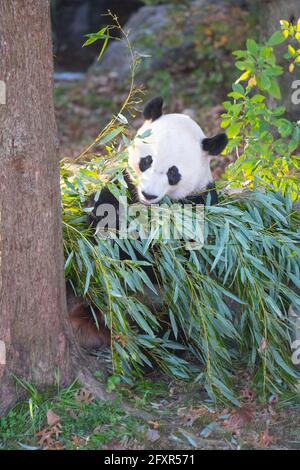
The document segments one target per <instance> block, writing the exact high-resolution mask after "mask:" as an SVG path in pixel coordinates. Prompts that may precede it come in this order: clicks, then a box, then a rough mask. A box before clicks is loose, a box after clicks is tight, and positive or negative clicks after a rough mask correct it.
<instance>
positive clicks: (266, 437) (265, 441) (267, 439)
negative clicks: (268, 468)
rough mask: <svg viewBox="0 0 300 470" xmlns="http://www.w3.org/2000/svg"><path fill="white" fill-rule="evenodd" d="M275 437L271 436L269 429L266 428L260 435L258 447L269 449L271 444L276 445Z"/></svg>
mask: <svg viewBox="0 0 300 470" xmlns="http://www.w3.org/2000/svg"><path fill="white" fill-rule="evenodd" d="M274 442H275V437H274V436H271V435H270V432H269V428H266V429H265V430H264V431H262V432H261V433H260V435H259V441H258V445H259V446H260V447H263V448H265V447H269V445H270V444H274Z"/></svg>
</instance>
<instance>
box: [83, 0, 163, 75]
mask: <svg viewBox="0 0 300 470" xmlns="http://www.w3.org/2000/svg"><path fill="white" fill-rule="evenodd" d="M169 11H170V5H158V6H145V7H142V8H140V9H139V11H138V12H137V13H135V14H134V15H133V16H132V17H131V19H130V20H129V21H128V23H127V24H126V26H125V28H124V30H125V31H126V32H129V40H130V42H131V44H132V46H133V47H134V48H135V49H136V52H137V53H140V54H141V56H144V57H145V56H149V57H148V58H149V59H150V57H151V50H150V49H148V48H147V47H145V46H142V45H141V43H142V42H143V40H144V39H145V38H147V37H148V38H149V37H150V36H153V35H154V34H155V33H159V31H160V30H161V29H162V28H166V27H167V26H168V24H169V22H170V19H169V16H168V15H169ZM130 66H131V56H130V51H129V49H128V46H127V43H126V40H125V39H122V40H121V41H115V42H114V41H112V42H111V43H110V44H109V46H108V47H107V50H106V52H105V54H104V56H103V57H102V59H101V61H100V62H98V61H96V62H95V63H94V65H93V66H92V68H90V72H91V73H93V74H94V73H96V74H97V73H101V74H102V73H107V72H111V71H114V72H116V73H117V77H118V81H119V82H120V83H121V82H122V81H123V80H124V79H126V78H127V77H129V73H130Z"/></svg>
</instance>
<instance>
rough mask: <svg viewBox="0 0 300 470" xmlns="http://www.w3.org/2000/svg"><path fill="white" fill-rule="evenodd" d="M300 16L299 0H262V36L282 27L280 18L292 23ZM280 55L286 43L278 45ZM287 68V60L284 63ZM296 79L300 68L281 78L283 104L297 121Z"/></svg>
mask: <svg viewBox="0 0 300 470" xmlns="http://www.w3.org/2000/svg"><path fill="white" fill-rule="evenodd" d="M298 18H300V1H299V0H262V1H261V3H260V32H261V36H262V38H268V37H269V36H271V34H272V33H273V32H274V31H276V30H278V29H280V24H279V21H280V20H288V21H290V22H292V23H294V22H297V20H298ZM276 50H278V56H279V57H282V56H283V54H284V53H285V52H286V51H287V45H286V43H283V45H282V46H279V47H276ZM282 65H283V66H284V67H285V69H286V70H287V68H288V65H287V62H285V63H283V64H282ZM294 80H299V68H298V67H297V68H296V70H295V72H294V73H289V72H288V71H287V72H285V73H284V75H282V77H280V78H279V83H280V88H281V91H282V104H283V105H284V106H285V107H286V110H287V115H288V117H289V118H290V119H292V120H295V121H297V120H298V119H299V116H300V105H299V104H295V103H293V102H292V94H293V92H294V91H295V89H293V88H292V83H293V81H294Z"/></svg>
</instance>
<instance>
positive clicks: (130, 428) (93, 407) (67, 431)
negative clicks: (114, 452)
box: [0, 382, 143, 450]
mask: <svg viewBox="0 0 300 470" xmlns="http://www.w3.org/2000/svg"><path fill="white" fill-rule="evenodd" d="M26 388H27V392H28V394H29V396H28V399H27V400H26V401H23V402H21V403H18V404H17V405H16V406H15V407H14V408H13V409H12V410H11V411H10V412H9V413H8V414H7V415H6V416H5V417H3V418H0V448H1V449H19V450H20V449H22V448H25V449H27V448H36V447H39V443H38V441H39V437H38V436H37V433H38V432H40V431H42V430H44V429H46V428H47V427H48V424H47V411H48V410H52V411H53V412H54V413H55V414H56V415H57V416H59V417H60V425H61V434H60V435H59V436H58V438H57V439H55V441H56V443H59V444H60V445H61V446H62V447H63V448H65V449H71V450H72V449H76V448H78V445H79V446H80V447H82V448H84V449H101V448H102V447H103V446H104V445H107V444H109V443H110V442H112V441H113V442H118V443H122V441H124V440H126V442H127V443H128V442H130V441H139V440H141V439H143V433H141V421H140V420H139V419H138V418H135V417H132V416H128V414H127V413H125V412H124V411H123V410H122V408H121V400H120V401H117V402H114V403H112V402H106V401H101V400H93V401H91V403H86V402H84V401H81V402H80V401H78V399H76V394H77V393H78V392H79V390H80V387H79V385H78V383H76V382H75V383H74V384H72V385H71V386H70V387H69V388H66V389H64V390H61V391H59V393H57V394H54V391H53V390H47V391H46V392H44V393H38V392H37V390H36V389H35V387H33V386H32V385H28V384H27V385H26ZM78 442H79V444H78ZM28 446H29V447H28Z"/></svg>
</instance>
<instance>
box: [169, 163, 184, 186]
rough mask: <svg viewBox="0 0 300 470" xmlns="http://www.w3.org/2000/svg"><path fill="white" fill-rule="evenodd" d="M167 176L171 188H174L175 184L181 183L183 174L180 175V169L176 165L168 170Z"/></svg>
mask: <svg viewBox="0 0 300 470" xmlns="http://www.w3.org/2000/svg"><path fill="white" fill-rule="evenodd" d="M167 176H168V180H169V184H170V185H171V186H174V185H175V184H177V183H179V181H180V180H181V174H180V173H179V171H178V168H177V166H175V165H174V166H171V167H170V168H169V169H168V172H167Z"/></svg>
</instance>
